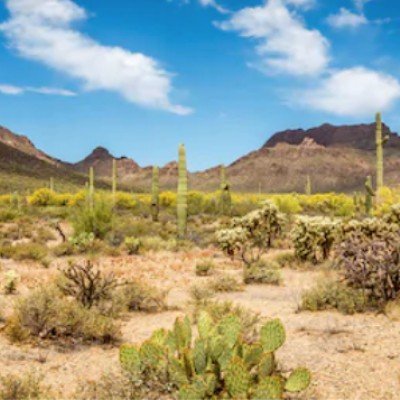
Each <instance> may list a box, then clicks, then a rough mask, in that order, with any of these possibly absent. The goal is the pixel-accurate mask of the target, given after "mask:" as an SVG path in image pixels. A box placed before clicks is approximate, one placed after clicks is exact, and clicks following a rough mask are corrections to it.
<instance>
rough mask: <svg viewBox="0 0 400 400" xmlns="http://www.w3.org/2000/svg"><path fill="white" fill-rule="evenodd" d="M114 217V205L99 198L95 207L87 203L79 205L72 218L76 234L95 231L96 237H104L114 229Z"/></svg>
mask: <svg viewBox="0 0 400 400" xmlns="http://www.w3.org/2000/svg"><path fill="white" fill-rule="evenodd" d="M112 218H113V211H112V205H111V204H110V203H107V202H106V201H105V200H104V199H99V200H97V201H96V202H95V204H94V207H93V209H91V207H89V206H88V205H86V204H85V205H83V206H78V207H77V211H76V212H75V215H74V216H73V220H72V223H73V227H74V232H75V236H79V235H81V234H83V233H85V234H91V233H93V235H94V236H95V238H99V239H104V237H105V236H106V235H107V233H109V232H110V231H111V229H112Z"/></svg>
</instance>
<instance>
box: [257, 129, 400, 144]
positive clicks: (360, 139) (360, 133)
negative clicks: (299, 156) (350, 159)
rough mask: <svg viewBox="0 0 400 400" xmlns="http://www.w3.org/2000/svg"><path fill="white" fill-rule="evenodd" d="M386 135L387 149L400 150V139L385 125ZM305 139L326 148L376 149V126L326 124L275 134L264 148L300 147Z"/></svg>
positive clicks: (384, 131)
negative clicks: (281, 145)
mask: <svg viewBox="0 0 400 400" xmlns="http://www.w3.org/2000/svg"><path fill="white" fill-rule="evenodd" d="M383 133H384V135H388V136H389V141H388V143H387V145H386V148H387V149H388V148H391V149H398V150H400V137H399V136H398V134H397V133H394V132H392V131H391V130H390V128H389V127H388V126H387V125H385V124H383ZM305 138H310V139H313V140H314V142H315V143H317V144H320V145H322V146H325V147H349V148H352V149H359V150H374V149H375V124H369V125H365V124H363V125H343V126H334V125H330V124H324V125H321V126H319V127H317V128H311V129H308V130H304V129H295V130H286V131H283V132H278V133H275V134H274V135H272V136H271V138H270V139H268V140H267V142H266V143H265V144H264V146H263V147H274V146H276V145H277V144H278V143H288V144H293V145H299V144H300V143H302V142H303V140H304V139H305Z"/></svg>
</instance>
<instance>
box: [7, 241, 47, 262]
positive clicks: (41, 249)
mask: <svg viewBox="0 0 400 400" xmlns="http://www.w3.org/2000/svg"><path fill="white" fill-rule="evenodd" d="M47 253H48V250H47V247H46V246H43V245H41V244H38V243H19V244H17V245H15V246H11V245H6V246H3V247H2V248H1V249H0V256H1V257H3V258H12V259H13V260H16V261H25V260H30V261H39V262H42V261H43V260H45V258H46V257H47Z"/></svg>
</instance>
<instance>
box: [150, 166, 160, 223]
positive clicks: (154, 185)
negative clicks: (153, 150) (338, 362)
mask: <svg viewBox="0 0 400 400" xmlns="http://www.w3.org/2000/svg"><path fill="white" fill-rule="evenodd" d="M159 198H160V181H159V170H158V167H157V166H156V165H155V166H154V167H153V178H152V181H151V216H152V218H153V221H154V222H157V221H158V214H159V211H160V201H159Z"/></svg>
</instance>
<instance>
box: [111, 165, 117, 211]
mask: <svg viewBox="0 0 400 400" xmlns="http://www.w3.org/2000/svg"><path fill="white" fill-rule="evenodd" d="M117 179H118V177H117V160H116V159H115V158H113V162H112V199H113V203H114V206H115V201H116V195H117Z"/></svg>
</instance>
